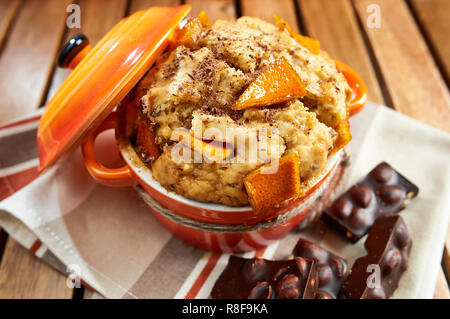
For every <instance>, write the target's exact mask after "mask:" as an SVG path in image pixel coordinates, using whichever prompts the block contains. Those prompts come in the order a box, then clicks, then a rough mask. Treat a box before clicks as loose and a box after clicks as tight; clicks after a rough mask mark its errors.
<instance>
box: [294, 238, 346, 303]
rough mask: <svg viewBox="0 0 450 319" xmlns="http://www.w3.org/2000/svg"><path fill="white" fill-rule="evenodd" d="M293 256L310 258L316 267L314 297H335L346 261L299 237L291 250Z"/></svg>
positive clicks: (342, 277)
mask: <svg viewBox="0 0 450 319" xmlns="http://www.w3.org/2000/svg"><path fill="white" fill-rule="evenodd" d="M292 255H293V256H295V257H303V258H308V259H312V260H314V262H315V265H316V268H317V278H318V288H317V289H318V291H317V293H316V299H336V298H337V295H338V292H339V289H340V288H341V284H342V281H343V280H344V277H345V275H346V273H347V261H346V260H345V259H344V258H342V257H339V256H336V255H335V254H333V253H331V252H329V251H328V250H326V249H324V248H322V247H320V246H319V245H317V244H315V243H312V242H310V241H307V240H304V239H302V238H300V240H299V241H298V242H297V245H296V246H295V248H294V250H293V251H292Z"/></svg>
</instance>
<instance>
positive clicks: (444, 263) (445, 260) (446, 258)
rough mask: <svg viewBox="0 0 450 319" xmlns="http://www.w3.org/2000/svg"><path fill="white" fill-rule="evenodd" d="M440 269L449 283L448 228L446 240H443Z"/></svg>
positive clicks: (449, 249) (449, 240) (449, 248)
mask: <svg viewBox="0 0 450 319" xmlns="http://www.w3.org/2000/svg"><path fill="white" fill-rule="evenodd" d="M442 267H443V268H444V271H445V274H446V276H447V282H448V283H450V227H449V229H448V232H447V239H446V240H445V247H444V256H443V257H442Z"/></svg>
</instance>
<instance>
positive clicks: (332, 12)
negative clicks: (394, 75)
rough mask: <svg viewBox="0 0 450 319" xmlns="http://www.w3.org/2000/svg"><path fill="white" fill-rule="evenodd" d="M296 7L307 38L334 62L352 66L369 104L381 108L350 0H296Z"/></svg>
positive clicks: (378, 87)
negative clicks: (314, 39) (318, 42)
mask: <svg viewBox="0 0 450 319" xmlns="http://www.w3.org/2000/svg"><path fill="white" fill-rule="evenodd" d="M298 3H299V8H300V12H301V13H302V21H303V24H304V26H305V30H307V32H308V34H309V35H310V36H311V37H313V38H317V39H318V40H320V43H321V47H322V49H324V50H325V51H327V52H328V54H329V55H330V56H331V57H332V58H333V59H336V60H341V61H343V62H345V63H347V64H349V65H351V66H352V68H354V69H355V70H356V71H357V72H358V73H359V74H360V75H361V77H362V78H363V79H364V82H365V83H366V85H367V90H368V91H369V100H371V101H373V102H376V103H380V104H384V103H385V101H384V98H383V96H382V93H381V89H380V86H379V83H378V80H377V77H376V75H375V71H374V68H373V66H372V63H371V61H370V57H369V54H368V52H367V50H366V47H365V45H364V40H363V37H362V35H361V32H360V29H359V26H358V21H357V18H356V16H355V14H354V10H353V7H352V4H351V2H350V0H298ZM340 35H345V36H340Z"/></svg>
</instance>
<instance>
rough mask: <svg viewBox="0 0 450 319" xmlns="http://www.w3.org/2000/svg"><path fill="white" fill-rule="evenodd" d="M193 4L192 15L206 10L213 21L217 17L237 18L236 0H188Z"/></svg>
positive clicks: (224, 18)
mask: <svg viewBox="0 0 450 319" xmlns="http://www.w3.org/2000/svg"><path fill="white" fill-rule="evenodd" d="M186 3H187V4H190V5H192V11H191V12H190V16H193V17H195V16H197V15H198V14H199V13H200V11H202V10H205V12H206V13H207V14H208V16H209V17H210V18H211V20H212V21H215V20H217V19H223V20H233V19H235V18H236V7H235V1H234V0H209V1H204V0H187V1H186Z"/></svg>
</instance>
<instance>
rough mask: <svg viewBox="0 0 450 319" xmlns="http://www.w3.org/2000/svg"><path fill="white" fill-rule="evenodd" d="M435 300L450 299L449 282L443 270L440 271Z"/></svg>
mask: <svg viewBox="0 0 450 319" xmlns="http://www.w3.org/2000/svg"><path fill="white" fill-rule="evenodd" d="M434 298H435V299H450V290H449V287H448V283H447V280H446V279H445V275H444V272H443V271H442V268H441V269H440V270H439V274H438V279H437V283H436V290H435V291H434Z"/></svg>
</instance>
